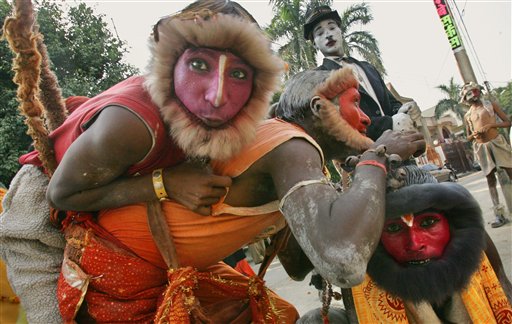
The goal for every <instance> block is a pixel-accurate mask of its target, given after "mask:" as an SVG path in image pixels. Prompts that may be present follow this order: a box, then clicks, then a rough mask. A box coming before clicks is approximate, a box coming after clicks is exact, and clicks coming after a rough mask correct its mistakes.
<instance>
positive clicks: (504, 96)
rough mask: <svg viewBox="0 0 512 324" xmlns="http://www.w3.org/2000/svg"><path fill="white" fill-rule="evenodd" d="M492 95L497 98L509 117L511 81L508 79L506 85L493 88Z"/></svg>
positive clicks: (511, 109) (511, 97)
mask: <svg viewBox="0 0 512 324" xmlns="http://www.w3.org/2000/svg"><path fill="white" fill-rule="evenodd" d="M493 94H494V96H495V97H496V99H497V100H498V102H499V104H500V107H501V109H502V110H503V111H504V112H505V114H506V115H507V116H509V118H511V117H512V81H509V82H508V83H507V85H506V86H504V87H499V88H496V89H494V91H493Z"/></svg>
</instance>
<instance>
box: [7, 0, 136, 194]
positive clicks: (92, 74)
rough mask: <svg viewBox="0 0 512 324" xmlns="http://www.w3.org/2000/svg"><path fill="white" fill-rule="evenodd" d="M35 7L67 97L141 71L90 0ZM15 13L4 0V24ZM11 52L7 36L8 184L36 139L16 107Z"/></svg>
mask: <svg viewBox="0 0 512 324" xmlns="http://www.w3.org/2000/svg"><path fill="white" fill-rule="evenodd" d="M36 10H37V13H38V15H37V21H38V24H39V28H40V32H41V33H42V34H43V35H44V42H45V44H46V46H47V48H48V53H49V56H50V60H51V61H52V62H51V65H52V70H53V71H54V72H55V74H56V75H57V78H58V79H59V84H60V87H61V88H62V92H63V95H64V96H65V97H67V96H72V95H83V96H89V97H91V96H94V95H96V94H98V93H100V92H101V91H103V90H105V89H107V88H109V87H111V86H112V85H114V84H116V83H118V82H119V81H121V80H123V79H125V78H127V77H129V76H131V75H134V74H136V73H138V70H137V69H136V68H135V67H134V66H132V65H130V64H127V63H125V62H123V56H124V54H125V53H126V52H127V46H126V44H125V42H123V41H122V40H120V39H119V38H117V37H116V36H114V35H113V34H112V33H111V32H110V30H109V29H108V27H107V23H106V22H105V17H104V15H99V14H95V13H94V12H93V10H92V9H91V8H90V7H89V6H87V5H86V4H85V3H80V4H78V5H73V6H68V5H67V4H66V3H65V2H55V1H48V0H43V1H40V2H38V3H37V4H36ZM10 14H11V5H10V2H7V1H6V0H0V23H1V24H2V26H3V22H4V20H5V18H6V17H7V16H8V15H10ZM12 58H13V55H12V53H11V51H10V49H9V47H8V44H7V42H6V41H0V89H1V91H0V158H1V161H2V162H1V163H0V182H2V183H4V184H6V185H8V184H9V183H10V181H11V179H12V177H13V176H14V174H15V173H16V172H17V170H18V169H19V167H20V166H19V164H18V163H17V159H18V157H19V156H20V155H21V154H23V153H26V152H27V150H28V148H29V145H30V143H31V139H30V138H29V137H28V136H27V135H26V127H25V125H24V122H23V117H22V116H21V115H20V114H19V112H18V109H17V106H18V103H17V101H16V85H15V84H14V83H13V82H12V79H13V77H14V73H13V71H12Z"/></svg>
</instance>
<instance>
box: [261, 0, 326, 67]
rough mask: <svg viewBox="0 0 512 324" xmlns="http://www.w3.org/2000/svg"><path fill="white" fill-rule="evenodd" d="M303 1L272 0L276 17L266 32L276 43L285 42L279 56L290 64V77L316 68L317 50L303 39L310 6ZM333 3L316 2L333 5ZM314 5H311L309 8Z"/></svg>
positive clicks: (316, 2)
mask: <svg viewBox="0 0 512 324" xmlns="http://www.w3.org/2000/svg"><path fill="white" fill-rule="evenodd" d="M302 2H303V1H301V0H270V4H272V5H273V9H272V11H273V12H274V17H273V18H272V21H271V22H270V26H268V27H267V28H266V29H265V31H266V32H267V33H268V35H269V37H270V39H271V40H272V41H275V42H279V41H281V42H284V45H282V46H280V47H279V49H278V53H279V56H280V57H281V58H282V59H283V60H285V61H286V62H287V63H288V73H289V75H294V74H296V73H297V72H299V71H302V70H305V69H306V70H307V69H312V68H314V67H316V65H317V64H316V49H315V48H314V47H313V44H311V42H309V41H307V40H305V39H304V37H303V29H302V26H303V25H304V23H305V16H306V11H307V8H308V5H304V4H303V3H302ZM331 3H332V1H329V0H328V1H315V4H326V5H331ZM311 5H312V4H311V3H310V5H309V6H311Z"/></svg>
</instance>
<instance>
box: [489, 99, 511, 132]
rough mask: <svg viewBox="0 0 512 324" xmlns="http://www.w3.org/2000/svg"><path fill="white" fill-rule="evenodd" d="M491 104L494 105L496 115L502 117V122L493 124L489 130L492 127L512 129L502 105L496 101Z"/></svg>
mask: <svg viewBox="0 0 512 324" xmlns="http://www.w3.org/2000/svg"><path fill="white" fill-rule="evenodd" d="M491 103H492V108H493V109H494V112H495V113H496V115H498V117H500V119H501V122H499V123H498V122H495V123H491V124H489V125H490V126H489V128H491V127H496V128H508V127H510V125H511V123H510V119H509V118H508V117H507V115H506V114H505V112H504V111H503V110H502V109H501V107H500V105H499V104H498V103H497V102H495V101H491ZM489 128H487V129H489ZM487 129H486V130H487Z"/></svg>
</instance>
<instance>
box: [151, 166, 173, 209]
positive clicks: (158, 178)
mask: <svg viewBox="0 0 512 324" xmlns="http://www.w3.org/2000/svg"><path fill="white" fill-rule="evenodd" d="M163 174H164V171H163V170H162V169H156V170H153V176H152V178H151V179H152V180H153V189H155V194H156V197H157V198H158V200H160V201H162V200H166V199H167V198H169V195H168V194H167V191H165V186H164V178H163Z"/></svg>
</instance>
